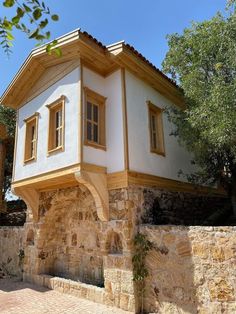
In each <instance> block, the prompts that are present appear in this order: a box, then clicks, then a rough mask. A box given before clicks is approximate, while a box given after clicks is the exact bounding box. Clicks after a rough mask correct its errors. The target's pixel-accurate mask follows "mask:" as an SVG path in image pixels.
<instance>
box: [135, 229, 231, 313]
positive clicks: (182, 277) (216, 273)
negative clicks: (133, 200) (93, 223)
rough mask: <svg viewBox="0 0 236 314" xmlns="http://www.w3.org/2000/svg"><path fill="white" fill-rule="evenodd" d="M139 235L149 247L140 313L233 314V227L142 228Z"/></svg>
mask: <svg viewBox="0 0 236 314" xmlns="http://www.w3.org/2000/svg"><path fill="white" fill-rule="evenodd" d="M140 231H141V232H142V233H144V234H146V235H147V236H148V239H149V240H151V241H152V242H153V243H154V245H155V249H153V250H152V251H151V252H149V254H148V256H147V258H146V263H147V267H148V269H149V276H148V278H147V280H146V293H145V308H146V310H148V311H150V312H155V313H171V314H175V313H191V314H194V313H199V314H209V313H214V314H221V313H225V314H226V313H227V314H231V313H236V227H201V226H199V227H182V226H150V225H146V226H141V228H140ZM160 249H161V250H160ZM163 252H164V253H163Z"/></svg>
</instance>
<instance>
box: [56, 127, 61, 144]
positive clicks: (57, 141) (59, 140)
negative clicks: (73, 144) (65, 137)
mask: <svg viewBox="0 0 236 314" xmlns="http://www.w3.org/2000/svg"><path fill="white" fill-rule="evenodd" d="M55 135H56V136H55V140H56V142H55V145H56V147H59V146H61V145H62V129H58V130H56V134H55Z"/></svg>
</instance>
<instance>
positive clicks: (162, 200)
mask: <svg viewBox="0 0 236 314" xmlns="http://www.w3.org/2000/svg"><path fill="white" fill-rule="evenodd" d="M143 198H144V203H143V211H142V212H143V213H142V217H141V222H142V223H144V224H147V223H148V224H152V225H185V226H197V225H213V226H214V225H215V226H217V225H228V219H229V217H230V215H231V214H232V213H231V208H230V204H229V201H228V199H227V198H223V197H214V196H212V195H211V194H209V195H205V196H201V195H197V194H196V193H195V194H191V193H184V192H170V191H165V190H157V189H144V190H143Z"/></svg>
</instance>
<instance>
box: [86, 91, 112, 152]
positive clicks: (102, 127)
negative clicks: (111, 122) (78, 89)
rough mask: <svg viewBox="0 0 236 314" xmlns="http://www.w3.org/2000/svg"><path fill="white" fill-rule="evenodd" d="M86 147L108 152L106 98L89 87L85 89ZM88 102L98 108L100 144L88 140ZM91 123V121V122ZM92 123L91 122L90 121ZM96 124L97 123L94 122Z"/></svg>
mask: <svg viewBox="0 0 236 314" xmlns="http://www.w3.org/2000/svg"><path fill="white" fill-rule="evenodd" d="M84 99H85V101H84V103H85V110H84V112H85V114H84V145H85V146H91V147H94V148H98V149H102V150H106V99H107V98H106V97H104V96H102V95H100V94H98V93H96V92H94V91H93V90H91V89H89V88H88V87H84ZM87 102H90V103H91V104H92V105H95V106H97V107H98V122H97V125H98V142H95V141H91V140H88V138H87V121H88V119H87ZM89 121H90V120H89ZM90 122H91V121H90ZM93 123H95V122H93Z"/></svg>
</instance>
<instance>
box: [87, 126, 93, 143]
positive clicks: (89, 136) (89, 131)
mask: <svg viewBox="0 0 236 314" xmlns="http://www.w3.org/2000/svg"><path fill="white" fill-rule="evenodd" d="M87 140H89V141H92V124H91V123H90V122H87Z"/></svg>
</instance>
